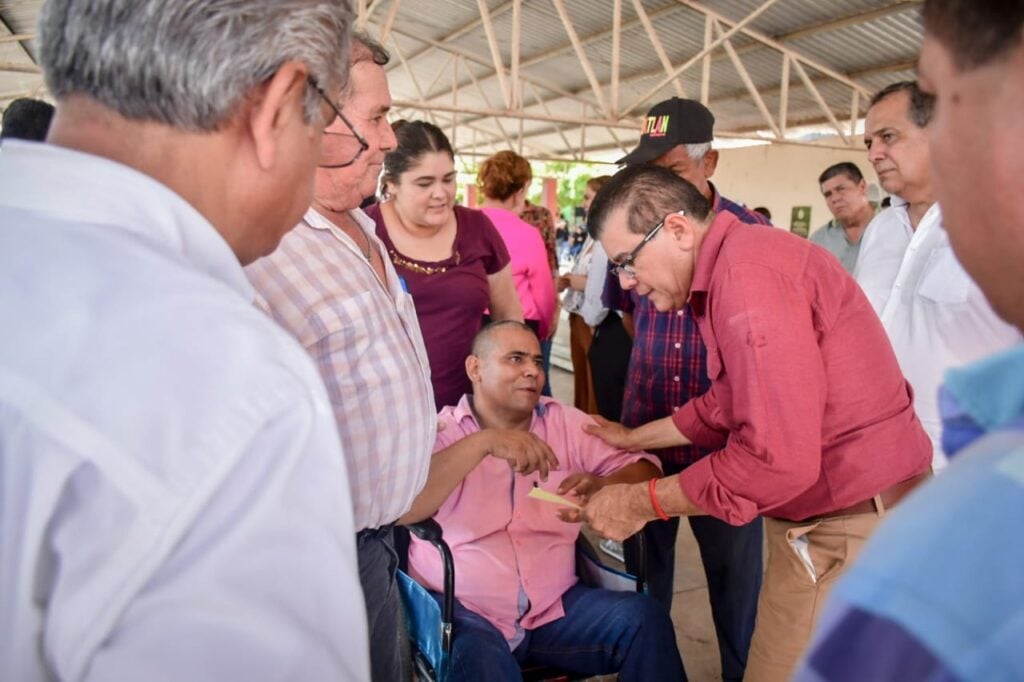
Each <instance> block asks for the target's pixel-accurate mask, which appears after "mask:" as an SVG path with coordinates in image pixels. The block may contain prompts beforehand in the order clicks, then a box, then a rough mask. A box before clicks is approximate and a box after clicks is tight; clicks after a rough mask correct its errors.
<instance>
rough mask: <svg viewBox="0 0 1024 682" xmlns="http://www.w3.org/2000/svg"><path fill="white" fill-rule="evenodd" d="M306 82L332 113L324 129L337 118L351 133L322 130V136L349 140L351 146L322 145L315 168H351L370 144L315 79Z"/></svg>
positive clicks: (308, 78)
mask: <svg viewBox="0 0 1024 682" xmlns="http://www.w3.org/2000/svg"><path fill="white" fill-rule="evenodd" d="M306 80H307V81H309V85H310V87H311V88H313V89H314V90H315V91H316V93H317V94H318V95H320V98H321V99H323V101H324V102H326V103H327V106H329V107H330V108H331V111H332V112H334V116H332V117H330V118H329V119H328V120H327V123H326V124H325V125H324V128H326V127H328V126H330V125H331V124H332V123H334V119H335V118H339V119H341V122H342V123H344V124H345V126H346V127H347V128H348V129H349V130H350V131H352V132H351V133H332V132H330V131H328V130H324V135H331V136H335V137H342V138H348V139H350V140H351V142H352V144H351V145H347V144H344V143H341V144H330V145H324V146H323V148H322V149H321V151H320V162H319V163H318V164H317V166H319V167H320V168H345V167H346V166H351V165H352V164H353V163H355V162H356V161H357V160H358V159H359V157H360V156H362V154H363V152H365V151H366V150H367V149H369V148H370V143H369V142H367V141H366V138H365V137H363V136H362V135H361V134H360V133H359V131H358V130H357V129H356V127H355V126H354V125H352V121H350V120H348V117H347V116H345V114H343V113H342V111H341V108H340V107H339V106H338V105H337V104H335V103H334V102H333V101H332V100H331V98H330V97H328V96H327V93H326V92H324V89H323V88H321V87H320V85H319V83H317V82H316V79H314V78H313V77H312V76H308V77H307V79H306Z"/></svg>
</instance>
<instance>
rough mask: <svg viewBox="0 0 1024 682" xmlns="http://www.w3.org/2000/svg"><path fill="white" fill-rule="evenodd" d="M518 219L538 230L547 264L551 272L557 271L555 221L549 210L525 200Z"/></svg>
mask: <svg viewBox="0 0 1024 682" xmlns="http://www.w3.org/2000/svg"><path fill="white" fill-rule="evenodd" d="M519 219H520V220H522V221H523V222H524V223H529V224H531V225H533V226H534V227H536V228H537V231H538V232H540V236H541V237H542V238H543V239H544V249H545V250H546V251H547V252H548V265H550V266H551V272H555V271H557V270H558V256H557V255H555V248H556V247H555V221H554V219H553V218H552V217H551V211H549V210H548V209H546V208H544V207H543V206H538V205H537V204H531V203H530V202H526V206H524V207H523V210H522V212H521V213H520V214H519Z"/></svg>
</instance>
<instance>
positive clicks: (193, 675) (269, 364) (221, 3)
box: [0, 0, 369, 682]
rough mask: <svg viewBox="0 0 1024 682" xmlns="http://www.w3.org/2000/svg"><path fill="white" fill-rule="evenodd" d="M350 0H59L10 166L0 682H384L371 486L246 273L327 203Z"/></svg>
mask: <svg viewBox="0 0 1024 682" xmlns="http://www.w3.org/2000/svg"><path fill="white" fill-rule="evenodd" d="M350 21H351V15H350V12H349V10H348V8H347V3H339V2H335V1H334V0H252V1H251V2H246V3H238V2H236V1H234V0H205V2H203V3H196V2H193V1H191V0H74V1H73V2H69V1H68V0H63V1H61V0H49V1H48V2H47V3H46V5H45V6H44V7H43V9H42V13H41V18H40V33H39V39H38V45H39V48H40V49H39V56H40V62H41V64H42V66H43V68H44V71H45V73H46V84H47V87H48V90H49V91H50V92H51V93H52V94H53V96H54V97H55V98H56V100H57V105H58V106H57V110H58V114H57V117H56V118H55V119H54V122H53V125H52V127H51V128H50V134H49V138H48V141H49V144H38V143H28V142H18V141H12V142H5V144H4V147H3V151H2V152H0V254H2V255H0V259H2V260H3V262H2V266H0V272H2V273H3V278H4V281H3V284H2V286H0V319H3V320H5V321H6V324H5V325H4V332H3V334H2V335H0V632H3V637H2V638H0V679H2V680H10V681H12V682H13V681H14V680H17V681H18V682H34V681H36V680H76V681H78V680H105V681H106V680H115V681H116V680H133V681H135V680H146V681H147V682H154V681H157V682H160V681H163V680H168V681H170V680H190V681H194V680H359V681H362V680H366V679H368V677H369V665H368V654H367V650H368V644H367V635H366V620H365V616H364V604H363V599H362V594H361V592H360V590H359V579H358V575H357V565H356V559H355V544H354V542H353V534H354V530H353V525H352V508H351V504H350V500H349V497H348V477H347V474H346V471H345V464H344V458H343V455H342V452H341V446H340V444H339V441H338V437H337V430H336V428H335V425H334V420H333V419H332V418H331V414H330V404H329V402H328V399H327V395H326V392H325V390H324V387H323V383H322V382H321V381H320V378H319V377H318V375H317V373H316V368H315V367H314V366H313V363H311V362H310V360H309V358H308V357H307V356H306V354H305V353H304V352H303V351H302V349H301V348H300V347H299V346H298V344H296V343H295V341H294V340H293V339H292V338H290V337H289V336H288V335H287V334H286V333H285V332H284V331H282V330H280V329H279V328H278V327H277V325H275V324H273V322H272V321H270V320H268V319H267V318H266V316H265V315H264V314H263V313H261V312H260V311H259V310H258V309H257V308H256V307H255V306H254V305H253V300H254V296H255V294H254V292H253V290H252V288H251V287H250V286H249V284H248V282H247V280H246V278H245V275H244V273H243V271H242V264H244V263H248V262H250V261H252V260H254V259H255V258H257V257H259V256H261V255H264V254H266V253H269V252H271V251H273V249H274V248H275V247H276V246H277V243H278V241H279V240H280V238H281V236H282V235H283V234H284V233H285V232H287V231H288V230H289V229H291V227H292V226H294V224H295V223H296V222H297V221H298V219H299V217H300V216H301V215H302V212H303V211H304V210H305V208H306V207H307V206H308V205H309V200H310V194H311V190H312V180H313V172H314V168H315V165H316V163H317V160H318V158H319V154H320V138H321V136H322V132H323V127H324V125H325V124H326V122H328V121H330V120H331V119H333V115H329V111H330V107H329V106H328V104H327V103H326V102H325V101H324V98H323V96H322V92H323V91H325V90H326V91H330V92H337V90H338V89H339V87H340V85H341V83H342V82H343V81H344V78H345V72H346V68H345V63H346V60H345V56H346V54H347V49H348V34H349V25H350Z"/></svg>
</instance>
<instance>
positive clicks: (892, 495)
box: [808, 470, 932, 521]
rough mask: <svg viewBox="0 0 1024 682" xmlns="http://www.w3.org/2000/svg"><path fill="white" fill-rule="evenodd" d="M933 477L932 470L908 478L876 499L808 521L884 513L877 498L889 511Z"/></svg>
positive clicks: (870, 498) (871, 498) (820, 515)
mask: <svg viewBox="0 0 1024 682" xmlns="http://www.w3.org/2000/svg"><path fill="white" fill-rule="evenodd" d="M931 476H932V472H931V470H928V471H925V472H924V473H920V474H918V475H917V476H912V477H911V478H908V479H907V480H905V481H900V482H899V483H896V484H895V485H891V486H889V487H888V488H886V489H885V490H883V491H882V492H880V493H878V495H876V496H875V497H869V498H868V499H866V500H861V501H860V502H858V503H856V504H851V505H850V506H849V507H843V508H842V509H836V510H835V511H830V512H825V513H824V514H818V515H817V516H815V517H813V518H812V519H808V521H811V520H815V519H831V518H835V517H837V516H853V515H854V514H869V513H874V512H877V511H882V510H880V509H878V507H877V505H876V504H875V498H876V497H878V498H881V500H882V507H883V509H889V508H890V507H893V506H895V505H896V503H897V502H899V501H900V500H901V499H903V498H904V497H905V496H906V494H907V493H909V492H910V491H911V490H913V489H914V488H916V487H917V486H919V485H920V484H921V483H923V482H924V481H926V480H928V479H929V478H931Z"/></svg>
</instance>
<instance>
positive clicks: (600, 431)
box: [583, 414, 633, 450]
mask: <svg viewBox="0 0 1024 682" xmlns="http://www.w3.org/2000/svg"><path fill="white" fill-rule="evenodd" d="M591 416H592V418H593V420H594V421H595V422H596V423H595V424H584V425H583V430H584V431H585V432H586V433H589V434H590V435H591V436H597V437H598V438H600V439H601V440H603V441H604V442H605V443H608V445H611V446H614V447H617V448H621V449H622V450H631V449H632V446H631V444H630V434H631V433H632V432H633V429H630V428H627V427H625V426H623V425H622V424H620V423H618V422H613V421H608V420H607V419H605V418H604V417H601V416H599V415H596V414H595V415H591Z"/></svg>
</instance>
